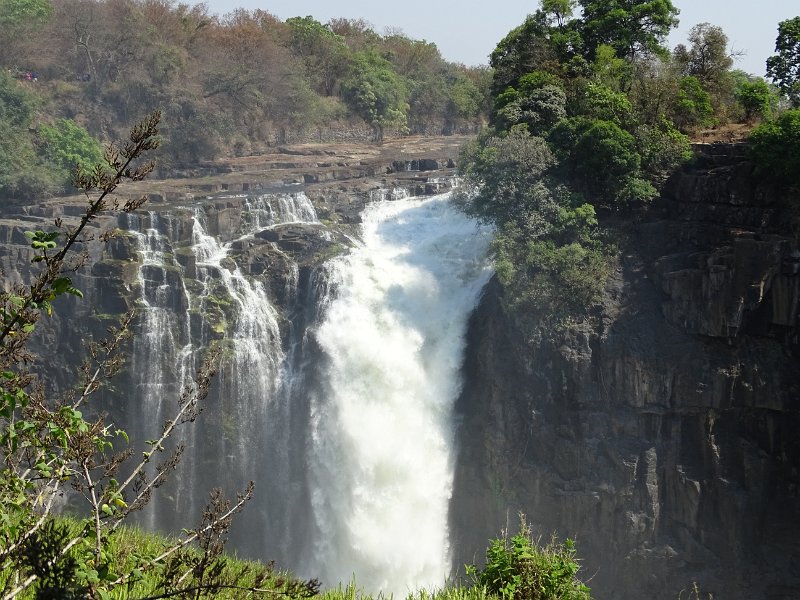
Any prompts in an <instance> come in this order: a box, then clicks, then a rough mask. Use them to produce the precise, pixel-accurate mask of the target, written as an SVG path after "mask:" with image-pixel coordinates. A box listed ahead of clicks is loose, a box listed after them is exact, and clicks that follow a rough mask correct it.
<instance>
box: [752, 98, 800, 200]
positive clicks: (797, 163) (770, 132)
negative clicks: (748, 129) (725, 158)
mask: <svg viewBox="0 0 800 600" xmlns="http://www.w3.org/2000/svg"><path fill="white" fill-rule="evenodd" d="M749 142H750V157H751V158H752V160H753V162H754V163H755V164H756V168H757V169H758V170H759V171H761V172H762V173H763V174H765V175H769V176H772V177H775V178H777V179H778V180H779V181H781V182H782V183H787V184H790V185H791V184H795V185H796V184H800V109H795V110H787V111H786V112H784V113H783V114H781V115H780V116H779V117H778V118H777V119H775V120H774V121H768V122H766V123H762V124H761V125H759V126H758V127H756V128H755V129H754V130H753V132H752V133H751V134H750V138H749Z"/></svg>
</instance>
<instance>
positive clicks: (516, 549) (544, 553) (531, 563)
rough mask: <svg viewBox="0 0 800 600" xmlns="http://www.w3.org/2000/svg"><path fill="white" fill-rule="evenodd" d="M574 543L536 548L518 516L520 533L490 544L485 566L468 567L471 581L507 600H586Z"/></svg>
mask: <svg viewBox="0 0 800 600" xmlns="http://www.w3.org/2000/svg"><path fill="white" fill-rule="evenodd" d="M579 570H580V565H579V564H578V559H577V558H576V551H575V543H574V542H573V541H572V540H570V539H567V540H566V541H565V542H564V543H563V544H560V543H558V542H557V541H556V540H551V542H550V543H549V544H547V545H546V546H543V547H542V546H539V545H538V544H537V542H535V541H534V540H533V539H532V537H531V531H530V528H529V527H528V525H527V523H526V522H525V519H524V517H523V516H520V531H519V533H518V534H516V535H514V536H511V538H509V537H508V536H507V535H506V534H504V535H503V537H501V538H499V539H495V540H492V541H491V543H490V545H489V548H488V549H487V550H486V566H485V567H484V568H483V569H478V568H476V567H475V566H468V567H467V573H468V574H469V575H470V576H471V577H472V579H473V581H474V582H475V583H476V584H478V585H481V586H485V587H486V589H487V591H489V592H490V593H495V594H497V595H499V596H500V597H502V598H503V599H507V600H590V598H591V596H590V593H589V591H590V590H589V588H588V587H586V586H585V585H584V584H583V583H581V582H580V581H579V580H578V578H577V575H578V571H579Z"/></svg>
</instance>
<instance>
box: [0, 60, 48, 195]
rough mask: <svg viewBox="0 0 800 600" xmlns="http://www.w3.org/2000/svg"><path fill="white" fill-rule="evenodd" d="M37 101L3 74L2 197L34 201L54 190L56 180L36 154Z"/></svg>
mask: <svg viewBox="0 0 800 600" xmlns="http://www.w3.org/2000/svg"><path fill="white" fill-rule="evenodd" d="M36 104H37V99H36V98H35V96H33V94H31V93H30V92H28V91H27V90H25V89H24V88H23V87H22V86H21V85H19V84H18V83H17V82H16V81H14V80H13V79H12V78H11V77H10V76H9V75H8V74H6V73H5V72H0V196H1V197H4V199H5V201H6V202H7V201H9V200H10V199H16V200H30V199H33V198H36V197H37V196H41V195H44V194H46V193H47V192H48V191H49V190H51V189H52V187H53V177H52V175H51V174H50V173H49V172H48V171H47V170H46V169H45V168H44V166H43V165H42V163H41V161H40V160H39V157H38V156H37V155H36V152H35V148H34V145H33V138H32V137H31V135H30V132H29V127H30V122H31V118H32V116H33V111H34V109H35V107H36Z"/></svg>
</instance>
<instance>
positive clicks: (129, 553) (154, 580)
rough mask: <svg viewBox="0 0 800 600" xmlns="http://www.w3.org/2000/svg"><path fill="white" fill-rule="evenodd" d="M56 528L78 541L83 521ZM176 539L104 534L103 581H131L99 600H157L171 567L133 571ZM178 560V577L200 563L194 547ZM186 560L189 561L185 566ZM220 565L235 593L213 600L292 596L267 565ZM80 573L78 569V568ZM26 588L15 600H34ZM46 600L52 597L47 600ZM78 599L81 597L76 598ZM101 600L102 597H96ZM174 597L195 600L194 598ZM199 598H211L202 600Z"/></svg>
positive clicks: (8, 578)
mask: <svg viewBox="0 0 800 600" xmlns="http://www.w3.org/2000/svg"><path fill="white" fill-rule="evenodd" d="M55 523H56V525H57V526H58V527H60V528H63V531H64V532H65V533H66V535H67V536H68V538H72V537H75V536H78V535H79V534H80V533H81V531H82V530H83V527H84V524H85V521H82V520H78V519H76V518H73V517H67V516H61V517H57V518H56V519H55ZM176 541H177V540H176V538H172V537H169V536H164V535H158V534H154V533H149V532H145V531H143V530H141V529H139V528H138V527H131V526H125V527H121V528H120V529H118V530H117V531H115V532H113V533H111V534H109V537H108V542H107V544H106V545H105V551H104V555H105V557H106V560H107V565H108V569H107V570H108V573H109V575H110V576H108V577H106V579H107V580H112V579H115V578H117V577H119V576H121V575H128V576H130V578H129V580H128V581H127V582H125V583H123V584H121V585H117V586H115V587H114V589H113V590H112V591H110V593H108V595H107V596H102V597H103V598H105V597H108V598H114V599H120V600H121V599H131V598H148V597H155V596H158V595H159V593H160V592H163V586H162V584H161V582H162V581H163V579H164V576H165V574H166V573H168V572H169V570H170V566H171V565H170V561H169V560H162V561H159V562H158V563H156V564H155V566H154V567H152V568H146V569H141V570H139V569H137V567H139V566H140V565H141V564H142V561H141V559H142V558H150V559H152V558H155V557H158V556H159V555H161V554H162V553H163V552H164V551H165V550H166V549H168V548H170V547H171V546H173V545H174V544H175V543H176ZM74 550H75V551H74V552H73V551H71V554H72V555H73V556H75V557H76V558H77V559H78V562H79V563H80V560H81V559H80V556H84V557H85V556H86V549H85V548H83V549H82V548H81V545H80V544H78V546H77V547H76V548H75V549H74ZM181 552H182V553H183V554H182V556H181V559H182V561H183V562H182V565H181V567H180V572H185V571H186V570H187V566H186V565H187V564H188V565H191V564H192V559H193V558H194V559H199V558H200V557H201V552H200V551H199V550H198V549H197V548H196V547H187V548H185V549H184V550H180V551H178V553H176V555H177V554H179V553H181ZM187 557H188V560H187ZM221 560H222V561H223V562H224V566H225V569H226V572H227V576H226V577H225V582H226V583H228V584H231V585H233V586H235V588H236V589H221V590H218V591H215V592H214V593H213V597H214V598H220V599H223V600H224V599H231V600H234V599H239V598H257V597H262V598H263V597H270V598H291V597H293V596H294V594H291V593H288V594H287V593H286V591H287V590H288V589H289V587H288V586H289V584H290V583H291V582H292V581H294V579H293V577H292V575H291V574H289V573H286V572H281V571H278V570H276V569H273V566H272V565H271V564H269V565H265V564H262V563H259V562H255V561H247V560H242V559H239V558H237V557H236V556H231V555H223V557H222V558H221ZM80 568H83V567H80ZM16 580H17V574H16V573H13V572H8V571H5V572H0V590H3V589H4V587H7V588H11V587H14V585H16V584H15V583H14V582H15V581H16ZM35 587H36V586H31V588H29V589H27V590H26V591H25V592H23V593H22V594H20V595H18V596H17V598H20V599H21V600H35V599H36V598H37V592H36V590H35V589H34V588H35ZM246 588H258V589H261V590H265V591H267V593H266V594H253V593H252V592H248V591H246ZM46 597H48V598H49V597H51V596H49V595H48V596H46ZM81 597H83V596H81ZM98 597H101V596H98ZM177 597H194V595H193V594H189V595H187V596H177ZM203 597H210V596H209V595H205V596H203Z"/></svg>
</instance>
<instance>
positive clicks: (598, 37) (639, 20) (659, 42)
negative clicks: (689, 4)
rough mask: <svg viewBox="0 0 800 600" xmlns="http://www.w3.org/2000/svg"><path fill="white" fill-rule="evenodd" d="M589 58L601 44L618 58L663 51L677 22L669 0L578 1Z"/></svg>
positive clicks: (661, 52)
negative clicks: (668, 36) (664, 44)
mask: <svg viewBox="0 0 800 600" xmlns="http://www.w3.org/2000/svg"><path fill="white" fill-rule="evenodd" d="M580 5H581V7H582V8H583V30H584V32H583V33H584V38H585V40H586V49H587V52H588V56H589V58H591V59H593V58H594V53H595V50H596V49H597V47H598V46H600V45H601V44H608V45H609V46H611V47H613V48H614V49H615V50H616V52H617V56H619V57H620V58H629V59H633V58H635V57H637V56H640V55H643V54H644V55H648V54H663V53H664V52H666V50H665V49H664V47H663V42H664V40H665V39H666V37H667V35H668V34H669V32H670V30H671V29H673V28H674V27H677V25H678V13H679V12H680V11H679V10H678V9H677V8H676V7H675V6H674V5H673V4H672V1H671V0H580Z"/></svg>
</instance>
